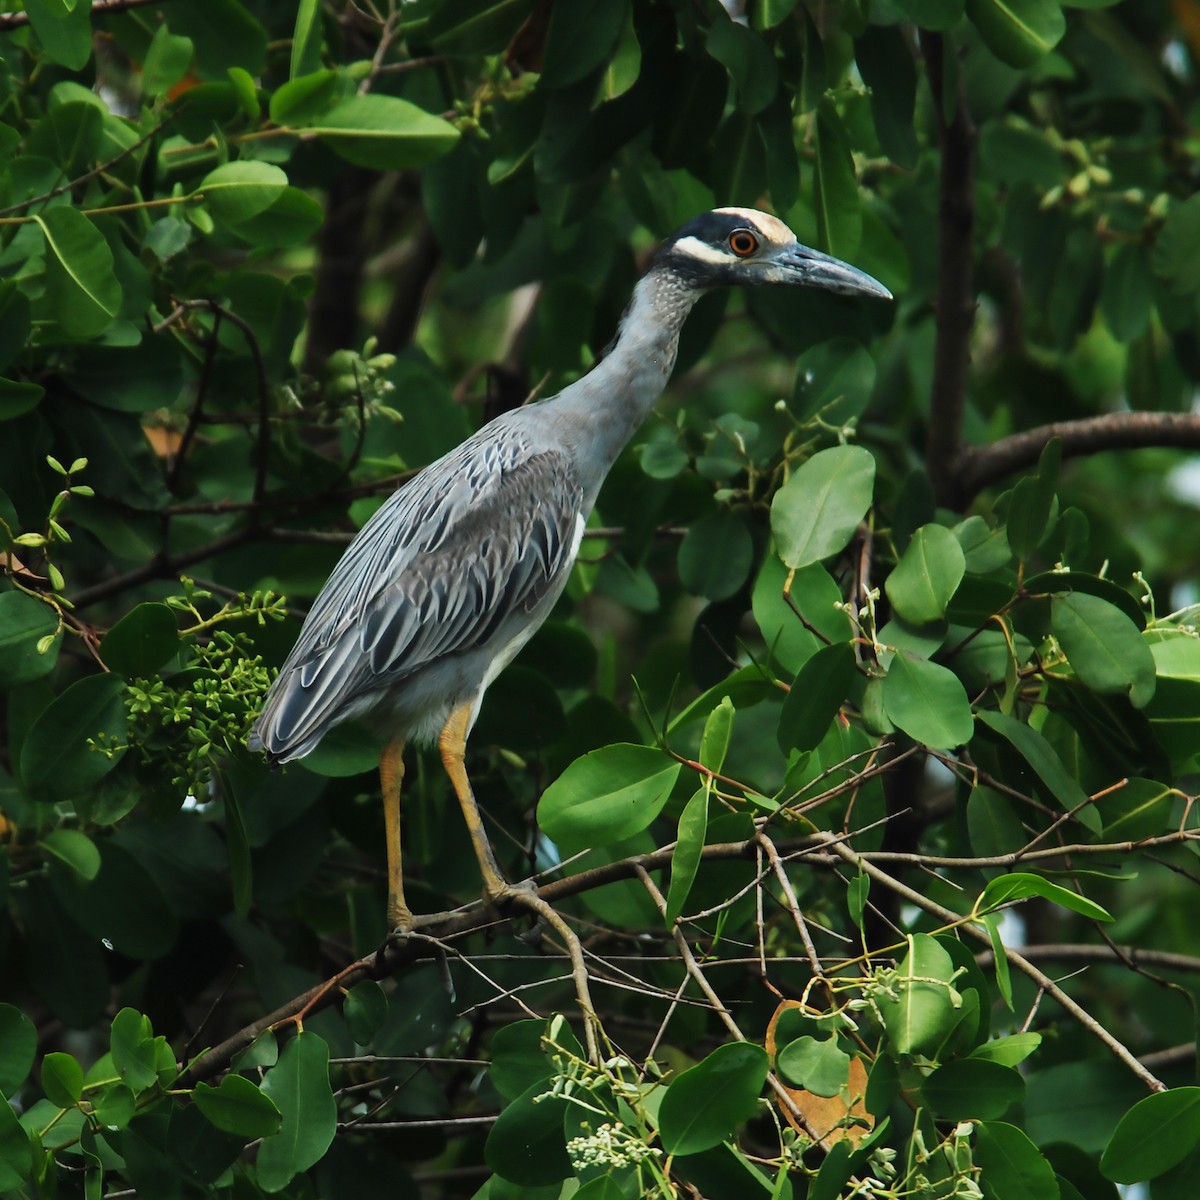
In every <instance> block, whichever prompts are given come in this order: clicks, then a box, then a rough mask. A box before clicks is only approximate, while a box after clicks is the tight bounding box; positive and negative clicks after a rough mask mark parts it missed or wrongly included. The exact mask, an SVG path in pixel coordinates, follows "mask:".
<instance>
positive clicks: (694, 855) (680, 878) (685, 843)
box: [664, 787, 708, 929]
mask: <svg viewBox="0 0 1200 1200" xmlns="http://www.w3.org/2000/svg"><path fill="white" fill-rule="evenodd" d="M707 832H708V788H706V787H702V788H697V789H696V793H695V795H693V796H692V798H691V799H690V800H689V801H688V802H687V804H685V805H684V808H683V812H682V813H681V814H680V817H679V836H678V839H677V840H676V842H675V849H674V850H673V851H672V852H671V886H670V888H669V889H668V891H667V911H666V915H665V917H664V920H665V921H666V925H667V928H668V929H670V928H671V926H673V925H674V924H675V922H676V921H677V920H678V919H679V916H680V914H681V913H682V912H683V906H684V905H685V904H686V903H687V898H688V895H689V893H690V892H691V890H692V884H693V883H694V882H695V879H696V871H697V870H698V868H699V866H700V855H701V853H702V851H703V850H704V836H705V834H706V833H707Z"/></svg>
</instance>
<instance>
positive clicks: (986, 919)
mask: <svg viewBox="0 0 1200 1200" xmlns="http://www.w3.org/2000/svg"><path fill="white" fill-rule="evenodd" d="M981 920H982V921H983V925H984V928H985V929H986V930H987V932H988V940H989V941H990V942H991V943H992V961H993V969H994V970H995V972H996V989H997V991H999V993H1000V998H1001V999H1002V1000H1003V1001H1004V1003H1005V1004H1006V1005H1007V1006H1008V1011H1009V1012H1012V1010H1013V997H1012V974H1011V972H1010V971H1009V969H1008V956H1007V955H1006V954H1005V953H1004V941H1003V939H1002V938H1001V937H1000V922H999V921H997V920H996V918H995V917H993V916H990V915H988V914H986V913H985V914H984V916H983V917H982V918H981Z"/></svg>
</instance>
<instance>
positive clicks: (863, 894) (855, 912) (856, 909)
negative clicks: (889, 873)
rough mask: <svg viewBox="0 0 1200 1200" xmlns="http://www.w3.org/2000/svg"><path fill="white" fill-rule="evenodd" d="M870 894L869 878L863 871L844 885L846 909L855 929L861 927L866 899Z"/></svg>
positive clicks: (865, 908)
mask: <svg viewBox="0 0 1200 1200" xmlns="http://www.w3.org/2000/svg"><path fill="white" fill-rule="evenodd" d="M870 894H871V877H870V875H868V874H867V873H866V872H865V871H860V872H859V873H858V874H857V875H855V877H854V878H853V879H851V880H850V882H849V883H848V884H847V885H846V908H847V909H848V910H849V912H850V920H851V921H853V922H854V925H855V928H857V929H861V928H862V926H863V915H864V914H865V913H866V911H867V897H868V896H869V895H870Z"/></svg>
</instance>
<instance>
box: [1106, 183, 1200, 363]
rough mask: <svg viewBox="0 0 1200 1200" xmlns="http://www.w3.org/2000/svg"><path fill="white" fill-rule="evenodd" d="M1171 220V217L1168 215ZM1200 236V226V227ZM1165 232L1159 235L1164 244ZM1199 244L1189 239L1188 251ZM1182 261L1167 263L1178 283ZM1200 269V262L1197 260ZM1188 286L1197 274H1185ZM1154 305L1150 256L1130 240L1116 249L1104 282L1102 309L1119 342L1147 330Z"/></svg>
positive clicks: (1199, 223)
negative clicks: (1180, 262)
mask: <svg viewBox="0 0 1200 1200" xmlns="http://www.w3.org/2000/svg"><path fill="white" fill-rule="evenodd" d="M1197 214H1198V215H1197V225H1198V226H1200V206H1197ZM1167 221H1168V223H1169V222H1170V217H1168V218H1167ZM1197 233H1198V236H1200V229H1198V230H1197ZM1161 240H1162V234H1161V232H1160V234H1159V242H1160V243H1161ZM1194 247H1195V243H1194V242H1189V243H1188V246H1187V251H1188V252H1191V251H1193V250H1194ZM1178 263H1179V260H1178V259H1177V258H1176V259H1174V260H1169V261H1167V262H1164V264H1163V265H1164V267H1166V270H1167V273H1168V275H1167V277H1168V279H1169V280H1170V281H1171V282H1172V285H1173V286H1172V290H1174V291H1179V290H1180V288H1179V287H1176V286H1174V278H1175V277H1174V274H1173V272H1174V269H1175V268H1176V267H1177V266H1178ZM1193 267H1194V269H1196V270H1200V262H1196V263H1193ZM1185 280H1186V286H1191V285H1192V283H1194V281H1195V275H1193V274H1188V275H1186V276H1185ZM1153 307H1154V277H1153V275H1152V273H1151V270H1150V255H1149V253H1148V252H1147V250H1146V247H1145V246H1143V245H1141V244H1140V243H1126V244H1124V245H1120V246H1118V247H1117V248H1116V250H1115V252H1114V253H1113V256H1112V261H1111V262H1110V263H1109V264H1108V266H1107V267H1106V268H1105V271H1104V284H1103V286H1102V288H1101V291H1100V311H1101V312H1102V313H1103V314H1104V320H1105V322H1106V323H1107V324H1108V327H1109V329H1110V330H1112V335H1113V337H1115V338H1116V339H1117V341H1119V342H1132V341H1135V340H1136V339H1137V338H1139V337H1141V335H1142V334H1143V333H1145V332H1146V327H1147V326H1148V325H1149V324H1150V313H1151V311H1152V310H1153Z"/></svg>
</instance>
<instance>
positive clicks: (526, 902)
mask: <svg viewBox="0 0 1200 1200" xmlns="http://www.w3.org/2000/svg"><path fill="white" fill-rule="evenodd" d="M483 902H484V903H485V904H488V905H491V907H492V908H496V909H499V910H500V911H502V912H503V911H504V910H505V909H508V908H518V907H519V908H526V909H530V910H531V911H533V912H537V911H538V910H539V905H540V904H541V903H542V901H541V900H540V897H539V896H538V890H537V884H536V883H534V882H533V880H532V879H523V880H521V882H520V883H509V882H508V880H507V879H494V880H486V881H485V882H484V885H483Z"/></svg>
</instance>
